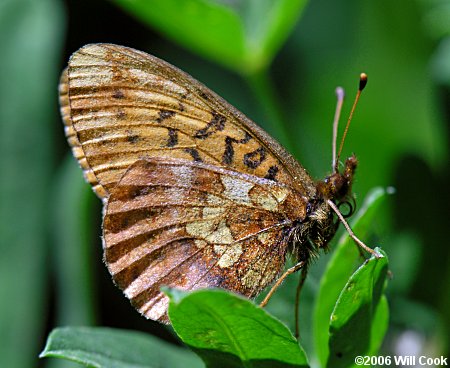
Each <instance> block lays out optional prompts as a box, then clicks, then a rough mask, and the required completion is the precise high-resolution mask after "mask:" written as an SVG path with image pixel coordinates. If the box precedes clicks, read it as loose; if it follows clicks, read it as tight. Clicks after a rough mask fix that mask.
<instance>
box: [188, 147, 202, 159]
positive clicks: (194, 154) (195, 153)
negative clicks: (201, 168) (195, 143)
mask: <svg viewBox="0 0 450 368" xmlns="http://www.w3.org/2000/svg"><path fill="white" fill-rule="evenodd" d="M184 151H185V152H187V153H189V154H190V155H191V157H192V158H193V160H194V161H195V162H202V158H201V157H200V155H199V153H198V151H197V150H196V149H195V148H185V150H184Z"/></svg>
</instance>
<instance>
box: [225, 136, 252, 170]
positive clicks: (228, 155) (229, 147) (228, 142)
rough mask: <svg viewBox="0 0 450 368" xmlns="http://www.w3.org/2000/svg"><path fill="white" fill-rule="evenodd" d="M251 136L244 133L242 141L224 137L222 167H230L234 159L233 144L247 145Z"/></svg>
mask: <svg viewBox="0 0 450 368" xmlns="http://www.w3.org/2000/svg"><path fill="white" fill-rule="evenodd" d="M251 138H252V136H251V135H250V134H248V133H247V132H245V137H244V138H242V139H235V138H231V137H225V150H224V152H223V155H222V163H223V164H224V165H230V164H231V163H232V162H233V158H234V148H233V143H237V144H244V143H247V142H248V141H249V140H250V139H251Z"/></svg>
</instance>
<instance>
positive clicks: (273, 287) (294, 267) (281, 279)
mask: <svg viewBox="0 0 450 368" xmlns="http://www.w3.org/2000/svg"><path fill="white" fill-rule="evenodd" d="M305 264H306V262H305V261H301V262H299V263H297V264H296V265H295V266H293V267H291V268H289V269H288V270H287V271H286V272H285V273H283V274H282V275H281V276H280V278H279V279H278V280H277V281H276V282H275V284H274V285H273V286H272V288H271V289H270V291H269V292H268V294H267V295H266V297H265V298H264V300H263V301H262V302H261V304H260V305H259V306H260V307H261V308H263V307H265V306H266V305H267V303H268V302H269V299H270V298H271V297H272V295H273V293H274V292H275V290H277V289H278V287H279V286H280V285H281V284H282V282H283V281H284V279H285V278H286V277H288V276H289V275H291V274H293V273H294V272H297V271H298V270H299V269H301V268H302V267H303V266H304V265H305Z"/></svg>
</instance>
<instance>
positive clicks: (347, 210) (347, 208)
mask: <svg viewBox="0 0 450 368" xmlns="http://www.w3.org/2000/svg"><path fill="white" fill-rule="evenodd" d="M352 202H353V201H352ZM338 208H339V211H340V212H341V213H342V216H344V218H348V217H351V216H352V215H353V213H354V212H355V205H354V203H351V202H350V201H343V202H340V203H339V204H338Z"/></svg>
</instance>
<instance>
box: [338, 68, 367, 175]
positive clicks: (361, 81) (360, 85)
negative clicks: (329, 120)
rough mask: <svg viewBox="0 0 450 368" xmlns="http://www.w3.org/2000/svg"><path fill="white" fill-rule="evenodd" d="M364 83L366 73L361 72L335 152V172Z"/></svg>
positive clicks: (365, 81) (365, 82)
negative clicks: (337, 150)
mask: <svg viewBox="0 0 450 368" xmlns="http://www.w3.org/2000/svg"><path fill="white" fill-rule="evenodd" d="M366 84H367V74H366V73H361V75H360V77H359V88H358V92H357V93H356V97H355V102H353V106H352V110H351V111H350V115H349V117H348V120H347V125H346V126H345V130H344V135H343V136H342V139H341V145H340V146H339V152H338V154H337V157H336V161H334V171H335V172H337V171H338V165H339V157H340V156H341V152H342V147H343V146H344V142H345V137H346V136H347V132H348V128H349V127H350V122H351V121H352V118H353V113H354V112H355V108H356V105H357V104H358V101H359V97H360V96H361V92H362V91H363V89H364V87H365V86H366Z"/></svg>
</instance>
